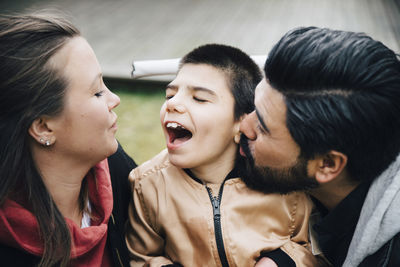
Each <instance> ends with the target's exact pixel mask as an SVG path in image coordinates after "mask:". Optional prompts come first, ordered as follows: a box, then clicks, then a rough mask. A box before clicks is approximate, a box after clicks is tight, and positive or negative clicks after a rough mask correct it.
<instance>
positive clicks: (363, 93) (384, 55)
mask: <svg viewBox="0 0 400 267" xmlns="http://www.w3.org/2000/svg"><path fill="white" fill-rule="evenodd" d="M264 71H265V74H266V78H267V79H268V82H269V83H270V85H271V86H272V87H273V88H274V89H276V90H278V91H279V92H280V93H282V94H283V95H284V99H285V103H286V106H287V116H286V120H287V121H286V124H287V127H288V129H289V131H290V134H291V135H292V137H293V139H294V140H295V142H296V143H297V144H298V145H299V146H300V148H301V154H302V156H304V157H306V158H308V159H310V158H313V157H315V156H317V155H323V154H324V153H327V152H329V151H330V150H336V151H339V152H342V153H344V154H346V155H347V157H348V163H347V170H348V172H349V174H350V175H351V177H352V178H353V179H356V180H371V179H374V178H375V177H376V176H378V175H379V174H380V173H381V172H382V171H383V170H385V169H386V168H387V167H388V166H389V164H390V163H391V162H392V161H394V160H395V158H396V156H397V155H398V154H399V151H400V62H399V58H398V56H396V54H395V53H394V52H393V51H392V50H390V49H389V48H387V47H386V46H385V45H383V44H382V43H381V42H378V41H375V40H373V39H372V38H370V37H368V36H366V35H365V34H362V33H354V32H345V31H334V30H330V29H321V28H316V27H307V28H298V29H295V30H292V31H290V32H288V33H287V34H286V35H285V36H284V37H282V39H281V40H280V41H279V42H278V43H277V44H276V45H275V46H274V47H273V49H272V50H271V52H270V54H269V56H268V59H267V61H266V64H265V68H264Z"/></svg>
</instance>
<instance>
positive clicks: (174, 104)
mask: <svg viewBox="0 0 400 267" xmlns="http://www.w3.org/2000/svg"><path fill="white" fill-rule="evenodd" d="M166 108H167V112H179V113H183V112H185V105H184V104H183V103H182V102H181V101H180V100H179V99H178V98H177V97H176V96H174V97H173V98H171V99H168V100H167V106H166Z"/></svg>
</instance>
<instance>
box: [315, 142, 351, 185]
mask: <svg viewBox="0 0 400 267" xmlns="http://www.w3.org/2000/svg"><path fill="white" fill-rule="evenodd" d="M310 162H311V164H310V165H309V172H311V175H312V176H314V177H315V179H316V180H317V182H318V183H320V184H324V183H327V182H330V181H332V180H334V179H335V178H336V177H338V176H339V175H340V174H341V173H342V171H343V170H344V168H345V167H346V165H347V156H346V155H345V154H343V153H341V152H338V151H335V150H331V151H329V152H328V153H326V154H324V155H321V156H317V157H316V158H315V159H313V160H311V161H310Z"/></svg>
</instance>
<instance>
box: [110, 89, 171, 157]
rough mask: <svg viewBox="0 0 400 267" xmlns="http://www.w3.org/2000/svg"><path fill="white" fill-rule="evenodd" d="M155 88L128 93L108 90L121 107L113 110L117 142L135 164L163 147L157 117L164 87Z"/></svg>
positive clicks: (163, 142) (119, 90)
mask: <svg viewBox="0 0 400 267" xmlns="http://www.w3.org/2000/svg"><path fill="white" fill-rule="evenodd" d="M159 87H160V88H159V90H146V88H145V89H139V90H138V89H135V90H129V89H126V88H122V89H121V86H119V88H118V87H115V86H114V88H113V89H112V91H113V92H114V93H116V94H117V95H118V96H119V97H120V98H121V104H120V105H119V106H118V107H116V108H115V113H116V114H117V115H118V131H117V139H118V141H119V142H120V143H121V145H122V147H123V148H124V150H125V151H126V153H128V155H130V156H131V157H132V158H133V159H134V160H135V161H136V163H137V164H141V163H143V162H144V161H146V160H148V159H151V158H152V157H153V156H155V155H156V154H157V153H158V152H160V151H161V150H162V149H164V148H165V139H164V134H163V132H162V129H161V124H160V115H159V114H160V108H161V105H162V104H163V103H164V100H165V91H164V88H165V87H162V86H159Z"/></svg>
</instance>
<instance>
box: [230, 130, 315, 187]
mask: <svg viewBox="0 0 400 267" xmlns="http://www.w3.org/2000/svg"><path fill="white" fill-rule="evenodd" d="M240 146H241V147H242V149H243V152H244V153H245V154H246V158H243V157H240V159H239V162H238V164H239V165H240V167H239V171H240V175H241V176H240V177H241V178H242V180H243V181H244V182H245V183H246V185H247V186H248V187H249V188H251V189H254V190H256V191H261V192H263V193H280V194H287V193H290V192H293V191H308V190H310V189H312V188H316V187H317V186H318V182H317V181H316V180H315V178H313V177H309V176H308V174H307V162H308V161H307V159H305V158H303V157H300V156H299V157H298V158H297V162H296V164H294V165H293V166H291V167H288V168H282V169H274V168H270V167H267V166H255V163H254V159H253V156H252V155H251V152H250V149H249V144H248V139H247V138H246V137H245V136H244V135H242V137H241V139H240Z"/></svg>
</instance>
